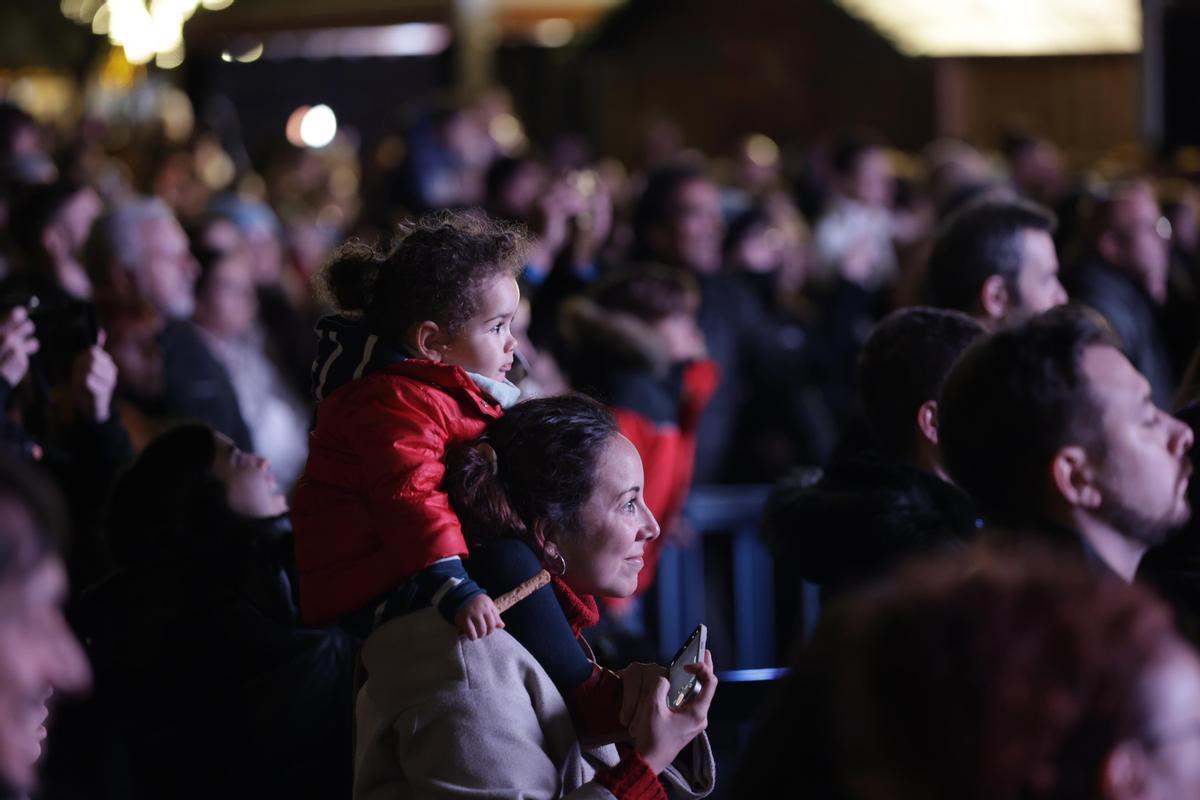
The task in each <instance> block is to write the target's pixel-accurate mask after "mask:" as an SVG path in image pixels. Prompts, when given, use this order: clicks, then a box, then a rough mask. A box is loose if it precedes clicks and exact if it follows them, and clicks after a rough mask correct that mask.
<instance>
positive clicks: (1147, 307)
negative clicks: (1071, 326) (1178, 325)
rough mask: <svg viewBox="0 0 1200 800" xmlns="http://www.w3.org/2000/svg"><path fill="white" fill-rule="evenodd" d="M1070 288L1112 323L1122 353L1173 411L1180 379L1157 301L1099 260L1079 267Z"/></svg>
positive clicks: (1159, 401) (1157, 399) (1163, 404)
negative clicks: (1166, 339) (1173, 402)
mask: <svg viewBox="0 0 1200 800" xmlns="http://www.w3.org/2000/svg"><path fill="white" fill-rule="evenodd" d="M1067 284H1068V287H1067V288H1068V290H1069V292H1070V294H1071V297H1072V299H1074V300H1078V301H1079V302H1081V303H1086V304H1087V305H1089V306H1091V307H1092V308H1094V309H1095V310H1096V311H1099V312H1100V313H1101V314H1102V315H1103V316H1104V318H1105V319H1107V320H1108V324H1109V325H1111V326H1112V328H1113V330H1114V331H1115V332H1116V334H1117V336H1118V337H1120V339H1121V351H1122V352H1123V353H1125V356H1126V358H1128V359H1129V360H1130V362H1131V363H1132V364H1133V366H1135V367H1137V370H1138V372H1140V373H1142V375H1144V376H1145V377H1146V380H1148V381H1150V388H1151V391H1152V392H1153V394H1154V402H1155V403H1156V404H1157V405H1158V407H1159V408H1170V407H1171V396H1172V395H1173V394H1174V392H1175V380H1176V379H1175V374H1174V370H1173V369H1172V367H1171V355H1170V351H1168V350H1167V344H1166V341H1165V339H1164V338H1163V333H1162V328H1161V323H1160V321H1159V315H1158V310H1157V309H1156V308H1155V305H1154V301H1153V300H1151V299H1150V297H1149V295H1147V294H1146V292H1145V291H1144V290H1143V289H1142V288H1141V287H1140V286H1138V285H1137V284H1136V283H1134V282H1133V280H1131V279H1130V278H1129V277H1128V276H1126V275H1125V274H1124V273H1123V272H1121V271H1120V270H1118V269H1117V268H1116V267H1114V266H1112V265H1111V264H1108V263H1107V262H1105V261H1102V260H1099V259H1095V260H1091V261H1087V262H1084V263H1083V264H1080V265H1079V266H1077V267H1075V269H1073V270H1072V271H1071V272H1070V273H1068V275H1067Z"/></svg>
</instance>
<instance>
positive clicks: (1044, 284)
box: [1011, 228, 1067, 315]
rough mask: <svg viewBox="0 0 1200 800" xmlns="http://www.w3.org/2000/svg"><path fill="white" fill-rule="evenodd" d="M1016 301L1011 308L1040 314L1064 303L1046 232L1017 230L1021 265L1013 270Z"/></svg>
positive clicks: (1024, 312)
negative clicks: (1018, 269)
mask: <svg viewBox="0 0 1200 800" xmlns="http://www.w3.org/2000/svg"><path fill="white" fill-rule="evenodd" d="M1016 301H1017V304H1016V305H1015V306H1014V307H1013V308H1012V309H1011V311H1017V312H1021V313H1022V314H1024V315H1032V314H1040V313H1041V312H1043V311H1048V310H1049V309H1051V308H1054V307H1055V306H1061V305H1062V304H1063V303H1065V302H1067V291H1066V290H1065V289H1063V285H1062V284H1061V283H1060V282H1059V280H1058V254H1057V253H1056V252H1055V250H1054V240H1053V239H1052V238H1050V234H1049V233H1047V232H1046V231H1039V230H1037V229H1035V228H1029V229H1026V230H1024V231H1022V232H1021V268H1020V271H1019V272H1018V273H1017V298H1016Z"/></svg>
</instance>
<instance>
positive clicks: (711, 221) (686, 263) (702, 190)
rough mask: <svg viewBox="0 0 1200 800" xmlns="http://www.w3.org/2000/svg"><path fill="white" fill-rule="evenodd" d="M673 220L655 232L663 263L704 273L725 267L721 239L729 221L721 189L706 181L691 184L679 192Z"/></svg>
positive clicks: (655, 243) (676, 197)
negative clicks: (722, 200) (726, 220)
mask: <svg viewBox="0 0 1200 800" xmlns="http://www.w3.org/2000/svg"><path fill="white" fill-rule="evenodd" d="M674 200H675V203H674V209H673V213H672V216H671V219H670V220H668V221H667V222H666V223H665V224H663V225H660V226H658V227H657V228H655V229H654V230H653V231H652V232H651V236H650V241H651V244H652V246H653V247H654V249H655V250H656V251H657V252H656V256H657V257H658V259H659V260H661V261H664V262H666V263H667V264H670V265H672V266H679V267H685V268H687V269H690V270H693V271H695V272H700V273H711V272H716V271H717V270H718V269H720V267H721V238H722V236H724V233H725V221H724V219H723V217H722V216H721V199H720V196H719V195H718V194H717V187H716V186H714V185H713V184H712V183H710V182H709V181H706V180H702V179H697V180H689V181H687V182H686V183H683V184H681V185H680V186H679V188H678V189H676V191H675V198H674Z"/></svg>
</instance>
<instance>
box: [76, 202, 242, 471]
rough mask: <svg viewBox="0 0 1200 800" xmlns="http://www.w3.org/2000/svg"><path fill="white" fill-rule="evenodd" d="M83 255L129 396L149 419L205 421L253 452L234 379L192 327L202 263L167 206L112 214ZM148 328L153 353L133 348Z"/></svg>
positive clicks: (131, 205)
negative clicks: (152, 337) (161, 416)
mask: <svg viewBox="0 0 1200 800" xmlns="http://www.w3.org/2000/svg"><path fill="white" fill-rule="evenodd" d="M85 254H86V258H87V267H88V273H89V275H90V276H91V278H92V282H93V284H94V287H95V300H96V305H97V307H98V308H99V312H100V322H101V325H102V326H103V327H104V328H105V329H106V330H108V331H109V333H110V335H112V337H113V339H112V341H111V342H110V343H109V349H110V351H111V352H112V354H113V356H114V358H115V359H116V360H117V364H118V366H119V368H120V371H121V387H122V389H123V394H124V395H125V396H126V398H127V399H129V400H131V401H133V402H134V403H135V405H138V406H140V408H141V410H142V411H143V412H150V413H151V414H152V415H153V414H154V413H155V412H160V411H165V412H166V414H167V415H169V416H172V417H176V418H180V419H194V420H199V421H201V422H207V423H209V424H210V425H212V426H213V427H214V428H216V429H217V430H218V431H220V432H221V433H223V434H225V435H226V436H228V437H229V438H230V439H232V440H233V441H234V443H235V444H236V445H237V446H238V448H239V449H241V450H244V451H246V452H254V450H255V449H256V448H255V447H254V443H253V441H252V439H251V437H250V431H249V429H248V428H247V427H246V423H245V421H244V419H243V417H242V413H241V409H240V408H239V406H238V401H237V395H236V394H234V391H233V386H232V384H231V383H230V381H229V375H228V374H227V373H226V372H225V368H224V367H222V366H221V364H220V363H219V362H218V361H217V360H216V358H215V357H214V356H213V354H212V353H211V352H210V351H209V349H208V348H207V346H206V345H205V344H204V342H203V340H202V339H201V338H200V336H199V334H198V333H197V332H196V330H195V328H194V327H193V326H192V325H191V323H190V322H189V319H190V318H191V316H192V312H193V311H194V310H195V307H196V297H195V283H196V278H197V276H198V272H199V265H198V264H197V263H196V259H195V258H194V257H193V256H192V253H191V250H190V249H189V245H188V239H187V236H186V235H185V234H184V232H183V228H182V227H180V225H179V222H178V221H176V219H175V215H174V214H172V213H171V210H170V209H169V208H168V207H167V205H166V204H165V203H163V202H162V201H161V200H158V199H155V198H139V199H136V200H132V201H130V202H128V203H125V204H124V205H121V206H118V207H116V208H114V209H113V210H111V211H109V212H108V213H107V214H105V215H104V216H102V217H100V219H98V220H97V221H96V223H95V225H93V226H92V233H91V236H90V237H89V238H88V243H87V247H86V249H85ZM147 329H150V330H153V331H155V332H157V334H158V340H157V347H155V348H152V349H153V352H151V353H147V347H146V346H145V345H144V344H138V345H137V346H133V347H131V346H129V342H128V341H127V340H128V339H132V338H133V337H134V334H135V333H136V334H137V335H138V336H139V337H143V338H144V332H145V331H146V330H147ZM132 354H136V355H137V358H134V357H133V355H132ZM135 387H136V388H135ZM159 395H160V396H159ZM160 405H161V406H165V408H161V409H160V408H159V406H160Z"/></svg>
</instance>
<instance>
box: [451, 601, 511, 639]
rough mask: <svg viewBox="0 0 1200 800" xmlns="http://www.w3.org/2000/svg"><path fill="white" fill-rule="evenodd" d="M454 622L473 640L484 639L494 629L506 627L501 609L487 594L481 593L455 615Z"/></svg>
mask: <svg viewBox="0 0 1200 800" xmlns="http://www.w3.org/2000/svg"><path fill="white" fill-rule="evenodd" d="M454 624H455V625H457V626H458V629H459V630H460V631H462V634H463V635H464V636H466V637H467V638H468V639H470V640H471V641H475V640H476V639H482V638H483V637H484V636H487V635H488V634H489V633H491V632H492V631H494V630H498V629H500V628H503V627H504V620H502V619H500V610H499V609H498V608H496V604H495V603H493V602H492V598H490V597H488V596H487V595H486V594H479V595H475V596H474V597H472V598H471V599H470V600H468V601H467V603H466V605H464V606H463V607H462V608H460V609H459V610H458V613H457V614H455V615H454Z"/></svg>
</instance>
